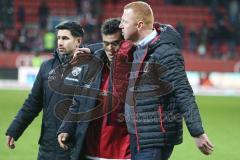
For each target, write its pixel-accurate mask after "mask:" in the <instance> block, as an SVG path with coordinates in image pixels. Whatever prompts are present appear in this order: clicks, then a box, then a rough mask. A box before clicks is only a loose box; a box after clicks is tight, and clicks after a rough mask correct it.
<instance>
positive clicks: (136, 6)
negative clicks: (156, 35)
mask: <svg viewBox="0 0 240 160" xmlns="http://www.w3.org/2000/svg"><path fill="white" fill-rule="evenodd" d="M124 9H132V10H133V12H134V13H135V16H136V18H137V21H143V23H145V24H146V25H147V26H149V27H152V26H153V23H154V16H153V11H152V8H151V7H150V5H149V4H147V3H146V2H142V1H136V2H131V3H129V4H127V5H125V6H124Z"/></svg>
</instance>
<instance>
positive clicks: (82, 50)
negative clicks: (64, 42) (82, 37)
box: [70, 48, 91, 65]
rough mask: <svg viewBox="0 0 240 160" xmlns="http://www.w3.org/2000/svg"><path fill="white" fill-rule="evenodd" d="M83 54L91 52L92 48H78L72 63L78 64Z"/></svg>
mask: <svg viewBox="0 0 240 160" xmlns="http://www.w3.org/2000/svg"><path fill="white" fill-rule="evenodd" d="M83 54H86V55H88V54H91V50H90V49H89V48H77V49H76V50H75V51H74V53H73V58H72V60H71V61H70V64H72V65H75V64H77V63H78V62H79V61H80V60H81V55H83Z"/></svg>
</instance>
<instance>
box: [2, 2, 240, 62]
mask: <svg viewBox="0 0 240 160" xmlns="http://www.w3.org/2000/svg"><path fill="white" fill-rule="evenodd" d="M146 1H147V2H149V1H151V0H146ZM46 2H48V1H41V3H40V5H39V6H38V8H37V19H38V21H37V23H35V24H28V23H26V8H25V7H24V5H18V8H17V9H16V8H14V7H13V6H14V5H13V4H14V3H15V2H14V1H13V0H8V1H7V0H0V8H1V10H0V51H18V52H22V51H24V52H32V53H41V52H52V51H53V49H54V48H55V47H56V45H55V44H56V37H55V32H54V27H53V26H51V25H49V19H50V17H51V16H52V13H51V9H50V7H49V6H48V3H46ZM105 3H113V4H116V5H117V4H118V0H75V11H74V14H75V15H74V17H75V19H76V20H78V21H79V22H80V24H81V25H82V26H83V28H84V30H85V37H84V42H85V43H86V44H89V43H96V42H100V41H101V35H100V26H101V23H102V20H103V19H102V18H101V14H102V12H107V11H104V10H103V5H104V4H105ZM164 5H166V6H167V5H175V6H193V7H194V6H204V7H208V9H209V12H210V13H211V14H212V15H213V17H214V23H213V25H210V26H209V25H208V24H207V22H204V21H203V22H202V26H201V27H200V29H195V28H192V29H190V30H188V31H186V27H187V26H186V25H185V24H184V23H182V22H181V21H179V22H178V23H177V25H176V26H175V27H176V29H177V30H178V31H179V33H180V34H181V35H182V37H183V38H184V41H183V42H184V51H186V53H188V54H193V55H194V54H196V55H197V56H201V57H205V56H206V55H207V52H211V54H210V57H212V58H217V59H236V58H239V56H240V54H239V53H238V52H239V51H240V49H239V48H240V47H239V46H240V38H239V37H240V8H239V7H240V2H239V1H238V0H211V1H209V0H164ZM14 18H15V19H16V20H14ZM159 21H160V22H161V19H160V20H159ZM7 53H9V52H7Z"/></svg>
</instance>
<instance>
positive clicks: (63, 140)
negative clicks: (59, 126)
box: [58, 133, 69, 150]
mask: <svg viewBox="0 0 240 160" xmlns="http://www.w3.org/2000/svg"><path fill="white" fill-rule="evenodd" d="M68 140H69V134H68V133H60V134H59V135H58V143H59V145H60V147H61V148H63V149H64V150H68V147H69V146H68V145H67V142H68Z"/></svg>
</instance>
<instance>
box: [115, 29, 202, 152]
mask: <svg viewBox="0 0 240 160" xmlns="http://www.w3.org/2000/svg"><path fill="white" fill-rule="evenodd" d="M156 29H157V30H158V31H159V35H158V36H157V37H155V39H154V40H153V41H152V42H151V43H150V44H149V45H148V47H147V49H146V51H145V52H144V53H145V55H144V58H143V61H142V62H140V63H139V64H131V63H130V62H131V61H132V60H133V59H132V57H133V56H132V54H134V50H135V49H134V47H131V43H129V42H123V44H122V46H121V47H120V49H119V52H118V54H117V55H116V56H115V59H114V68H113V87H115V88H116V89H114V91H116V94H118V93H119V95H122V96H124V95H126V92H127V89H128V88H127V87H129V85H130V84H131V85H132V86H130V88H131V89H132V90H131V91H130V90H129V92H132V96H131V97H133V98H134V99H131V97H130V96H127V97H126V101H125V102H126V103H129V104H130V105H132V106H134V116H133V117H134V120H133V121H134V124H135V125H134V128H135V131H136V137H137V141H138V149H142V148H149V147H160V146H165V145H176V144H179V143H181V142H182V132H183V127H182V121H183V118H184V119H185V121H186V125H187V127H188V130H189V132H190V134H191V135H192V136H199V135H201V134H203V133H204V130H203V127H202V122H201V118H200V115H199V111H198V106H197V104H196V102H195V97H194V95H193V91H192V88H191V86H190V84H189V82H188V79H187V76H186V72H185V68H184V59H183V56H182V54H181V49H182V44H181V37H180V35H179V34H178V33H177V32H176V31H175V29H173V28H172V27H170V26H168V25H161V26H158V28H156ZM128 46H130V48H127V47H128ZM137 51H138V50H136V51H135V52H137ZM129 61H130V62H129ZM131 65H137V67H136V68H138V70H137V71H136V73H137V75H136V77H135V78H134V79H132V83H129V81H130V80H129V79H128V76H127V75H128V73H129V72H130V71H131V70H130V69H131ZM124 89H125V91H123V90H124ZM124 98H125V97H124ZM126 122H128V121H126Z"/></svg>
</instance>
